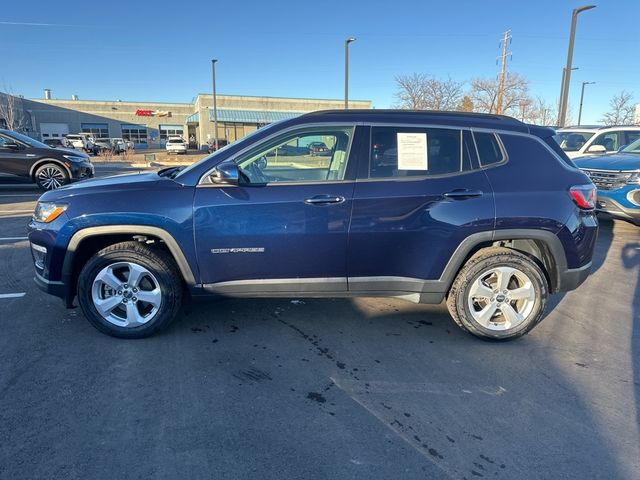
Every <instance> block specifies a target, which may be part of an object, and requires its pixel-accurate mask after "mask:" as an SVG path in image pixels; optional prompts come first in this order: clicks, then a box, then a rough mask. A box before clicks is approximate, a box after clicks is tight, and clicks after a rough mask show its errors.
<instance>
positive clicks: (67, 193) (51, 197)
mask: <svg viewBox="0 0 640 480" xmlns="http://www.w3.org/2000/svg"><path fill="white" fill-rule="evenodd" d="M160 181H170V182H172V180H170V179H168V178H162V177H159V176H158V173H157V172H150V173H132V174H129V175H115V176H112V177H100V178H91V179H88V180H82V181H80V182H76V183H71V184H69V185H65V186H64V187H62V188H58V189H57V190H51V191H49V192H46V193H44V194H43V195H42V196H41V197H40V201H45V202H53V201H57V200H60V199H62V198H68V197H74V196H77V195H86V194H90V193H93V192H107V191H115V190H130V189H139V188H153V187H152V186H150V185H149V184H150V183H153V182H160Z"/></svg>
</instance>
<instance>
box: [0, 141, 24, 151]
mask: <svg viewBox="0 0 640 480" xmlns="http://www.w3.org/2000/svg"><path fill="white" fill-rule="evenodd" d="M3 147H4V148H9V149H11V150H20V145H18V144H17V143H15V142H5V144H4V145H3Z"/></svg>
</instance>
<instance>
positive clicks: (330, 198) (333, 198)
mask: <svg viewBox="0 0 640 480" xmlns="http://www.w3.org/2000/svg"><path fill="white" fill-rule="evenodd" d="M344 200H345V199H344V197H342V196H339V195H316V196H315V197H311V198H307V199H306V200H305V201H304V203H306V204H308V205H331V204H335V203H342V202H344Z"/></svg>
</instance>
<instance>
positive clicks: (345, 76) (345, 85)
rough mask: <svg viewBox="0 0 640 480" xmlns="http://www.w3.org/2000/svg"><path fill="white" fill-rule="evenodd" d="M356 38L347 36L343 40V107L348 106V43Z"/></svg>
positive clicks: (346, 107)
mask: <svg viewBox="0 0 640 480" xmlns="http://www.w3.org/2000/svg"><path fill="white" fill-rule="evenodd" d="M355 41H356V39H355V38H353V37H349V38H347V39H346V40H345V41H344V109H345V110H347V109H348V108H349V44H350V43H351V42H355Z"/></svg>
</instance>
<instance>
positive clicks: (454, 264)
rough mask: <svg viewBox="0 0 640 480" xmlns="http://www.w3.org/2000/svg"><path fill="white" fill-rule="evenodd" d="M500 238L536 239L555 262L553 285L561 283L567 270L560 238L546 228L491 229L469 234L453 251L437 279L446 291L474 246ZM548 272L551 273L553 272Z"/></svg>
mask: <svg viewBox="0 0 640 480" xmlns="http://www.w3.org/2000/svg"><path fill="white" fill-rule="evenodd" d="M500 240H538V241H540V242H542V243H543V244H544V245H545V246H546V247H547V248H548V249H549V252H550V253H551V255H552V257H553V261H554V262H555V270H556V276H557V277H558V278H555V279H552V283H554V284H555V285H560V284H561V279H560V276H561V275H562V272H565V271H566V270H567V258H566V255H565V252H564V247H563V246H562V242H561V241H560V239H559V238H558V237H557V236H556V235H555V234H554V233H552V232H550V231H547V230H535V229H521V228H515V229H504V230H492V231H487V232H478V233H474V234H471V235H469V236H468V237H466V238H465V239H464V240H463V241H462V242H461V243H460V244H459V245H458V247H457V248H456V250H455V251H454V252H453V255H451V258H450V259H449V262H448V263H447V265H446V266H445V268H444V270H443V272H442V275H440V279H439V280H438V281H439V282H441V283H442V285H443V286H444V287H445V290H446V291H448V290H449V288H450V287H451V285H452V284H453V280H454V279H455V277H456V275H457V274H458V272H459V271H460V269H461V268H462V266H463V264H464V261H465V259H466V258H467V257H468V255H469V253H471V251H473V249H474V248H476V247H477V246H478V245H480V244H482V243H486V242H499V241H500ZM548 273H549V274H550V275H551V274H552V273H553V272H548Z"/></svg>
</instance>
